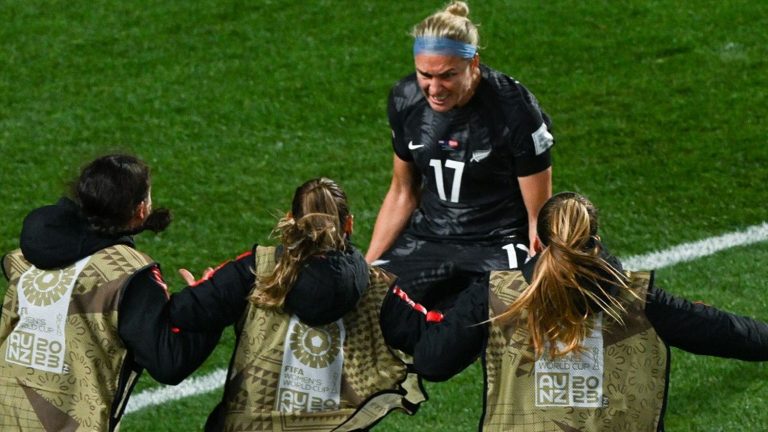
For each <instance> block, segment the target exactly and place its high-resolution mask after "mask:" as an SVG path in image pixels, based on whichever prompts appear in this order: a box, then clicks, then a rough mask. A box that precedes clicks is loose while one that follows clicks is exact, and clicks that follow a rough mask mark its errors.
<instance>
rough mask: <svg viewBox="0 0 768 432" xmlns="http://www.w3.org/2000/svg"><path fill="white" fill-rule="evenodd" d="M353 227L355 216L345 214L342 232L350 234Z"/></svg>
mask: <svg viewBox="0 0 768 432" xmlns="http://www.w3.org/2000/svg"><path fill="white" fill-rule="evenodd" d="M354 228H355V216H354V215H349V216H347V220H345V221H344V234H346V235H347V236H351V235H352V231H353V230H354Z"/></svg>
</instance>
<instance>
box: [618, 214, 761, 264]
mask: <svg viewBox="0 0 768 432" xmlns="http://www.w3.org/2000/svg"><path fill="white" fill-rule="evenodd" d="M765 240H768V222H763V223H762V224H760V225H753V226H751V227H749V228H747V229H745V230H743V231H736V232H732V233H728V234H723V235H721V236H717V237H710V238H706V239H704V240H699V241H695V242H691V243H683V244H681V245H677V246H673V247H671V248H669V249H665V250H663V251H657V252H651V253H647V254H645V255H636V256H631V257H629V258H626V259H623V258H622V259H621V262H622V264H624V267H626V268H627V269H630V270H653V269H659V268H662V267H668V266H671V265H674V264H678V263H682V262H688V261H693V260H696V259H699V258H703V257H705V256H709V255H712V254H715V253H717V252H720V251H722V250H725V249H729V248H732V247H736V246H746V245H750V244H753V243H757V242H761V241H765Z"/></svg>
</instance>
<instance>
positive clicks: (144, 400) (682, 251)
mask: <svg viewBox="0 0 768 432" xmlns="http://www.w3.org/2000/svg"><path fill="white" fill-rule="evenodd" d="M765 240H768V222H764V223H762V224H760V225H754V226H751V227H749V228H747V229H745V230H743V231H736V232H733V233H728V234H723V235H721V236H717V237H710V238H706V239H704V240H699V241H695V242H691V243H683V244H680V245H677V246H673V247H671V248H669V249H665V250H662V251H656V252H651V253H647V254H644V255H635V256H631V257H629V258H626V259H624V258H622V259H621V262H622V263H623V264H624V267H625V268H627V269H631V270H642V269H649V270H650V269H659V268H663V267H668V266H671V265H674V264H678V263H681V262H687V261H693V260H696V259H699V258H703V257H705V256H708V255H712V254H715V253H717V252H720V251H722V250H725V249H730V248H732V247H737V246H746V245H750V244H753V243H757V242H761V241H765ZM226 374H227V371H226V369H217V370H215V371H213V372H211V373H209V374H207V375H201V376H196V377H191V378H188V379H186V380H184V381H183V382H182V383H181V384H179V385H177V386H161V387H158V388H154V389H151V390H145V391H143V392H141V393H139V394H137V395H135V396H133V397H131V399H129V401H128V407H127V408H126V410H125V413H126V414H128V413H132V412H135V411H138V410H140V409H142V408H147V407H151V406H156V405H162V404H164V403H168V402H171V401H174V400H179V399H184V398H186V397H192V396H197V395H201V394H204V393H208V392H211V391H214V390H217V389H219V388H221V387H222V386H223V385H224V380H225V378H226Z"/></svg>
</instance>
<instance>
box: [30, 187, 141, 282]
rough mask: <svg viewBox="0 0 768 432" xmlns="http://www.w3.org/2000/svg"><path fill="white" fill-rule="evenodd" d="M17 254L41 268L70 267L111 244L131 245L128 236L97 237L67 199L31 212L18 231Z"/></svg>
mask: <svg viewBox="0 0 768 432" xmlns="http://www.w3.org/2000/svg"><path fill="white" fill-rule="evenodd" d="M19 243H20V246H21V252H22V253H23V254H24V258H26V259H27V260H28V261H29V262H31V263H32V264H33V265H34V266H35V267H37V268H41V269H52V268H59V267H64V266H68V265H71V264H73V263H75V262H76V261H78V260H80V259H82V258H85V257H87V256H89V255H92V254H93V253H95V252H97V251H99V250H101V249H104V248H106V247H109V246H112V245H115V244H125V245H128V246H133V239H132V238H131V237H130V236H119V237H109V236H104V235H100V234H97V233H96V232H94V231H93V230H92V229H91V228H90V227H89V225H88V222H87V221H86V220H85V218H84V217H83V216H82V214H80V209H79V207H78V205H77V204H76V203H75V202H74V201H72V200H71V199H69V198H61V199H60V200H59V201H58V202H57V203H56V204H54V205H49V206H45V207H40V208H38V209H35V210H32V211H31V212H30V213H29V214H28V215H27V217H26V218H24V223H23V225H22V228H21V237H20V239H19Z"/></svg>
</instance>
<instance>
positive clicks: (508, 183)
mask: <svg viewBox="0 0 768 432" xmlns="http://www.w3.org/2000/svg"><path fill="white" fill-rule="evenodd" d="M480 68H481V73H482V78H481V81H480V83H479V84H478V87H477V89H476V91H475V94H474V96H473V97H472V98H471V99H470V101H469V102H468V103H467V104H466V105H464V106H462V107H457V108H454V109H452V110H450V111H449V112H446V113H439V112H435V111H433V110H432V109H431V108H430V106H429V103H428V102H427V100H426V99H425V97H424V95H423V93H422V91H421V89H420V88H419V86H418V83H417V79H416V74H415V73H414V74H411V75H410V76H408V77H406V78H404V79H403V80H401V81H400V82H398V83H397V84H396V85H395V86H394V87H393V88H392V90H391V92H390V95H389V106H388V115H389V122H390V126H391V127H392V145H393V147H394V150H395V153H396V154H397V156H398V157H399V158H400V159H402V160H404V161H408V162H413V163H414V165H415V167H416V169H417V171H418V173H419V174H420V175H421V178H422V193H421V203H420V206H419V208H418V209H417V210H416V211H415V212H414V213H413V215H412V217H411V221H410V224H409V226H408V230H409V232H412V233H413V234H415V235H418V236H421V237H426V238H433V239H437V238H440V239H443V240H449V241H493V240H501V239H504V238H508V237H510V236H515V235H517V236H526V237H527V228H528V216H527V212H526V209H525V204H524V202H523V198H522V195H521V192H520V186H519V184H518V181H517V177H522V176H527V175H531V174H535V173H538V172H541V171H543V170H545V169H547V168H548V167H549V166H550V163H551V162H550V154H549V149H550V147H552V145H553V144H554V140H553V138H552V135H551V134H550V132H549V129H550V120H549V117H548V116H547V115H546V114H545V113H544V112H542V111H541V109H540V108H539V106H538V103H537V101H536V98H535V97H534V96H533V94H531V93H530V92H529V91H528V90H527V89H526V88H525V87H523V85H522V84H520V83H519V82H518V81H516V80H514V79H513V78H510V77H508V76H506V75H504V74H502V73H500V72H497V71H495V70H493V69H491V68H489V67H487V66H485V65H481V66H480Z"/></svg>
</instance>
